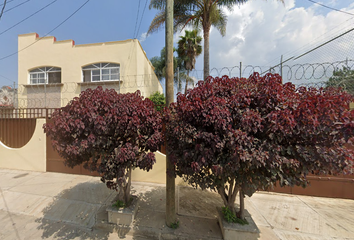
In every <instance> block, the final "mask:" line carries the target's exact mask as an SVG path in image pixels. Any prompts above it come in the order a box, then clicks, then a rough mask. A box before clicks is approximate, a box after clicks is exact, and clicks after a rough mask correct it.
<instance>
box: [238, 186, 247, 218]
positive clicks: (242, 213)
mask: <svg viewBox="0 0 354 240" xmlns="http://www.w3.org/2000/svg"><path fill="white" fill-rule="evenodd" d="M237 217H238V218H240V219H242V220H245V195H244V194H243V191H242V189H240V211H239V212H238V213H237Z"/></svg>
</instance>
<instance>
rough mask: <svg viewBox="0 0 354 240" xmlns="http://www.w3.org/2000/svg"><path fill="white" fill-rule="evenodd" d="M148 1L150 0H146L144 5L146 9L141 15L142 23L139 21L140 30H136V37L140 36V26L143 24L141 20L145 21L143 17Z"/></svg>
mask: <svg viewBox="0 0 354 240" xmlns="http://www.w3.org/2000/svg"><path fill="white" fill-rule="evenodd" d="M147 2H148V0H146V2H145V6H144V10H143V14H142V15H141V18H140V23H139V27H138V31H137V32H136V37H135V38H137V37H138V35H139V31H140V26H141V22H142V21H143V17H144V13H145V9H146V6H147Z"/></svg>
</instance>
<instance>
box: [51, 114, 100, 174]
mask: <svg viewBox="0 0 354 240" xmlns="http://www.w3.org/2000/svg"><path fill="white" fill-rule="evenodd" d="M50 121H52V120H51V119H50V118H47V123H48V122H50ZM64 162H65V160H64V159H63V158H62V157H60V156H59V154H58V152H57V151H55V150H54V149H53V147H52V144H51V139H50V137H47V172H58V173H69V174H81V175H89V176H99V174H98V173H97V172H90V171H89V170H87V169H85V168H84V167H83V166H82V165H79V166H76V167H74V168H70V167H68V166H65V164H64Z"/></svg>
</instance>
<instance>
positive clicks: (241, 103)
mask: <svg viewBox="0 0 354 240" xmlns="http://www.w3.org/2000/svg"><path fill="white" fill-rule="evenodd" d="M351 101H353V99H352V97H351V96H350V95H349V94H347V93H345V92H342V91H340V90H336V89H315V88H309V89H306V88H304V87H301V88H298V89H296V88H295V86H294V85H293V84H291V83H286V84H282V81H281V77H280V76H279V75H277V74H267V75H265V76H264V77H261V76H260V75H259V74H258V73H254V74H253V75H251V76H250V77H249V78H248V79H245V78H241V79H240V78H228V77H227V76H223V77H222V78H209V79H207V80H206V81H205V82H202V81H201V82H199V83H198V85H197V87H196V88H194V89H192V90H190V91H189V92H188V93H187V94H186V95H184V94H179V95H178V97H177V102H176V103H173V104H171V106H170V108H169V109H168V110H166V112H165V113H166V121H167V124H166V126H167V129H166V136H167V141H168V145H169V146H170V147H169V148H168V149H169V153H170V155H171V157H170V159H171V161H172V162H173V163H174V164H175V166H176V174H177V175H179V176H183V177H184V178H185V180H187V181H188V182H189V183H190V184H192V185H194V186H195V187H201V188H203V189H204V188H211V189H214V190H218V191H219V190H220V189H223V191H224V189H225V190H227V186H228V185H229V184H232V183H233V182H234V184H235V185H231V186H237V187H236V189H242V190H243V192H244V193H245V194H247V195H249V196H251V195H252V194H253V193H254V192H255V191H256V190H257V189H266V188H268V187H270V186H271V185H273V184H274V183H275V182H277V181H279V182H280V184H281V185H302V186H306V185H307V179H306V176H307V175H308V174H310V173H312V174H338V173H341V172H343V170H345V169H346V170H349V171H351V170H352V168H351V167H352V165H353V161H352V159H353V152H352V151H351V150H349V149H348V148H346V147H344V145H345V143H346V142H347V141H348V140H349V139H350V138H351V137H352V136H353V131H354V111H350V110H349V103H350V102H351ZM226 200H227V199H226Z"/></svg>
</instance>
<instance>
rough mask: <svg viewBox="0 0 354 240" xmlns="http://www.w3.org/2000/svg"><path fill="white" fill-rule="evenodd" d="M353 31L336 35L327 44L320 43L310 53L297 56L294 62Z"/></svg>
mask: <svg viewBox="0 0 354 240" xmlns="http://www.w3.org/2000/svg"><path fill="white" fill-rule="evenodd" d="M353 30H354V28H352V29H349V30H348V31H346V32H344V33H342V34H340V35H338V36H337V37H335V38H332V39H331V40H329V41H327V42H325V43H322V44H321V45H319V46H317V47H315V48H313V49H311V50H310V51H307V52H306V53H304V54H301V55H300V56H298V57H296V58H294V60H296V59H298V58H301V57H303V56H305V55H307V54H309V53H310V52H313V51H315V50H316V49H318V48H320V47H323V46H324V45H326V44H328V43H330V42H332V41H334V40H336V39H338V38H340V37H342V36H344V35H346V34H348V33H350V32H351V31H353Z"/></svg>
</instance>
